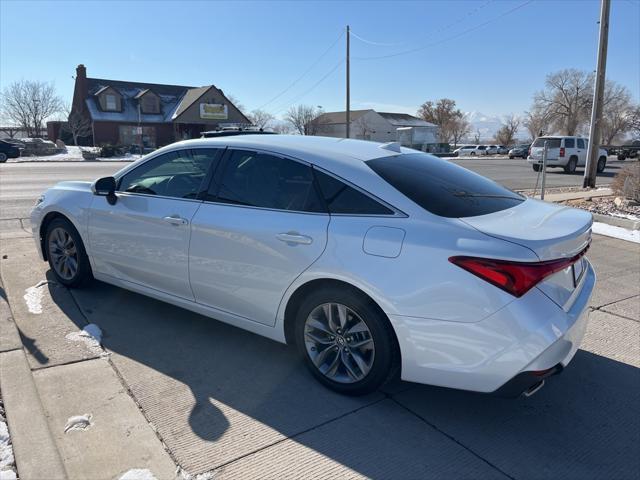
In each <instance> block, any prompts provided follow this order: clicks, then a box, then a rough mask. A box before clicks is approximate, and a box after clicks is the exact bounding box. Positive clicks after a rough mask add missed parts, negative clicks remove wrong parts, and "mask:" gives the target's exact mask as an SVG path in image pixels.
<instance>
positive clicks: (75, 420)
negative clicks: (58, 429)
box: [64, 413, 93, 433]
mask: <svg viewBox="0 0 640 480" xmlns="http://www.w3.org/2000/svg"><path fill="white" fill-rule="evenodd" d="M92 417H93V415H91V414H90V413H85V414H84V415H75V416H73V417H69V418H68V419H67V424H66V425H65V426H64V433H67V432H69V431H71V430H86V429H87V428H89V427H90V426H91V418H92Z"/></svg>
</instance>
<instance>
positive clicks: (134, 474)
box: [119, 468, 158, 480]
mask: <svg viewBox="0 0 640 480" xmlns="http://www.w3.org/2000/svg"><path fill="white" fill-rule="evenodd" d="M119 480H158V479H157V478H156V477H155V476H154V475H153V473H152V472H151V470H149V469H148V468H132V469H131V470H129V471H127V472H125V473H123V474H122V476H121V477H120V478H119Z"/></svg>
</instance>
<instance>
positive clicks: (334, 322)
mask: <svg viewBox="0 0 640 480" xmlns="http://www.w3.org/2000/svg"><path fill="white" fill-rule="evenodd" d="M296 344H297V347H298V351H299V353H300V355H301V356H302V357H303V359H304V362H305V364H306V365H307V367H308V368H309V369H310V370H311V373H312V374H313V375H314V376H315V377H316V378H317V379H318V380H319V381H320V382H321V383H322V384H324V385H325V386H327V387H329V388H330V389H332V390H335V391H337V392H340V393H343V394H347V395H364V394H366V393H370V392H373V391H375V390H377V389H378V388H379V387H381V386H382V385H383V384H384V383H386V382H387V381H388V380H389V379H390V378H392V376H393V374H394V373H395V371H396V365H397V363H398V362H397V357H398V355H397V353H396V344H395V341H394V333H393V329H392V328H391V325H390V324H389V321H388V319H387V318H386V316H385V315H384V313H382V312H381V311H380V310H379V308H377V306H376V305H375V304H373V302H372V301H371V300H370V299H368V298H367V297H365V296H364V295H362V294H360V293H359V292H357V291H355V290H350V289H344V288H336V287H331V288H326V289H322V290H319V291H317V292H314V293H312V294H311V295H309V297H308V298H307V299H305V300H304V302H303V303H302V305H301V306H300V308H299V309H298V313H297V316H296Z"/></svg>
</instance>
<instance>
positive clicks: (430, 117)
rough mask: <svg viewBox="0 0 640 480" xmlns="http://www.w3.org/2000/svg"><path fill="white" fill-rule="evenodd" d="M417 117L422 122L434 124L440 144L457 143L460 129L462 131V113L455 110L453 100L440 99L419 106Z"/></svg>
mask: <svg viewBox="0 0 640 480" xmlns="http://www.w3.org/2000/svg"><path fill="white" fill-rule="evenodd" d="M417 116H418V117H420V118H422V119H423V120H425V121H427V122H430V123H434V124H436V125H438V127H439V137H440V141H441V142H446V143H449V142H450V141H451V140H454V141H455V142H457V140H459V137H460V136H461V135H457V133H458V132H459V130H460V129H462V130H464V127H465V125H464V123H460V122H461V121H462V120H464V113H462V112H461V111H460V110H459V109H457V108H456V102H455V100H451V99H450V98H441V99H440V100H438V101H436V102H433V101H431V100H429V101H427V102H425V103H423V104H422V105H420V108H419V109H418V112H417Z"/></svg>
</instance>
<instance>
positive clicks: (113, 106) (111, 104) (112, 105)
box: [104, 93, 118, 112]
mask: <svg viewBox="0 0 640 480" xmlns="http://www.w3.org/2000/svg"><path fill="white" fill-rule="evenodd" d="M104 103H105V110H109V111H112V112H115V111H116V110H118V100H117V98H116V96H115V95H114V94H113V93H107V94H105V96H104Z"/></svg>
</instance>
